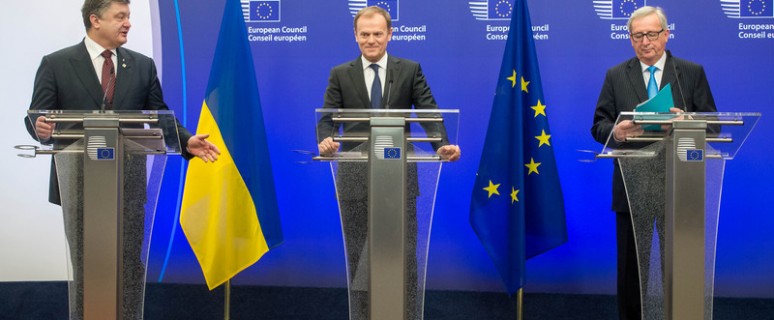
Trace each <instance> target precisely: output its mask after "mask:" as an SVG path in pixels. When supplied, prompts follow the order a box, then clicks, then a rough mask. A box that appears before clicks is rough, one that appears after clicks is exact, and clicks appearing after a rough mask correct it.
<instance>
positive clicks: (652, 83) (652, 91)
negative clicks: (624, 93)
mask: <svg viewBox="0 0 774 320" xmlns="http://www.w3.org/2000/svg"><path fill="white" fill-rule="evenodd" d="M648 71H650V80H648V99H650V98H653V97H655V96H656V95H657V94H658V84H656V66H650V67H648Z"/></svg>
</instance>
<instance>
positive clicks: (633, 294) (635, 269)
mask: <svg viewBox="0 0 774 320" xmlns="http://www.w3.org/2000/svg"><path fill="white" fill-rule="evenodd" d="M616 243H617V247H618V287H617V294H618V317H619V319H621V320H624V319H626V320H636V319H641V316H642V303H641V301H640V276H639V264H638V262H637V244H636V242H635V239H634V230H633V228H632V220H631V215H630V214H629V213H628V212H616Z"/></svg>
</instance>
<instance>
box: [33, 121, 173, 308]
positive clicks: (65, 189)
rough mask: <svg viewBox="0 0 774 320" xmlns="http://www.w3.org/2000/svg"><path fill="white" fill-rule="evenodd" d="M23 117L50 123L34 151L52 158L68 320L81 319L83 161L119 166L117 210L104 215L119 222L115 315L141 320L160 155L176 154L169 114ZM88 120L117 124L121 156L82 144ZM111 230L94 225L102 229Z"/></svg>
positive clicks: (96, 145)
mask: <svg viewBox="0 0 774 320" xmlns="http://www.w3.org/2000/svg"><path fill="white" fill-rule="evenodd" d="M28 116H29V120H30V121H31V123H33V124H34V121H35V119H37V118H38V117H41V116H44V117H46V118H47V119H49V120H50V121H52V122H54V123H56V127H55V131H54V135H53V136H52V138H51V139H47V140H46V141H42V142H43V143H42V144H41V146H40V147H39V149H40V150H48V151H51V153H53V154H54V165H55V168H56V172H57V175H56V178H57V180H58V181H57V182H56V183H57V185H58V188H59V196H60V199H61V206H62V211H63V220H64V226H65V235H66V238H67V251H68V256H69V261H68V263H67V266H68V274H69V281H68V287H69V294H68V296H69V318H70V319H83V317H84V303H83V301H84V300H83V297H84V241H85V240H84V228H88V226H84V208H85V201H91V200H87V198H88V195H86V194H85V192H84V189H85V188H84V170H85V168H84V161H85V158H86V157H88V158H89V159H92V160H94V159H100V158H104V160H105V161H120V162H121V165H120V166H119V167H120V168H121V169H120V170H119V172H121V173H122V175H121V178H120V180H121V181H123V182H122V188H121V189H122V190H123V193H122V195H121V198H120V199H121V202H122V204H123V210H122V212H120V213H118V212H104V214H105V215H120V216H122V217H123V219H122V220H121V221H120V223H119V224H120V225H121V231H119V233H120V234H119V237H120V238H121V239H122V246H123V250H121V251H122V252H120V253H119V255H120V256H121V258H120V259H121V260H122V261H123V264H122V265H121V266H120V270H121V271H122V272H120V273H119V277H121V278H123V280H122V281H123V285H122V286H121V289H120V290H121V292H122V295H121V296H122V298H121V299H120V305H122V306H123V308H122V311H120V312H121V314H122V315H123V319H142V317H143V304H144V303H143V302H144V290H145V276H146V270H147V263H148V253H149V248H150V241H151V231H152V230H153V222H154V217H155V212H156V205H157V203H158V196H159V191H160V187H161V180H162V177H163V174H164V168H165V164H166V159H167V156H166V155H167V154H179V153H180V143H179V140H178V139H179V138H178V132H177V126H176V120H175V117H174V114H173V112H171V111H126V112H124V111H120V114H119V113H113V112H109V113H98V112H92V111H61V110H54V111H30V112H29V114H28ZM93 119H115V120H116V121H117V122H116V123H118V130H119V132H120V134H119V137H120V138H119V139H120V140H121V142H120V144H122V145H123V154H120V151H119V150H121V148H114V147H105V146H103V145H105V144H106V142H105V140H104V139H102V138H100V137H97V138H95V139H92V140H95V141H91V143H89V142H86V141H85V138H84V137H85V131H84V125H83V124H84V123H87V122H88V121H91V120H93ZM108 149H109V150H108ZM92 200H93V199H92ZM97 200H99V199H97ZM99 214H103V213H102V212H100V213H99ZM116 227H117V226H97V228H105V229H108V230H111V229H112V230H115V229H116Z"/></svg>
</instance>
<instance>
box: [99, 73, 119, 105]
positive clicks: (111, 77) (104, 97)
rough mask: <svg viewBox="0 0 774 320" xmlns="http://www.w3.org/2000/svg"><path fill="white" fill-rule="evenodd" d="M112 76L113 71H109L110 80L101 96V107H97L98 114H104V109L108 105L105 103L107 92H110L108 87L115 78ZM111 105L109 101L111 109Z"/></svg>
mask: <svg viewBox="0 0 774 320" xmlns="http://www.w3.org/2000/svg"><path fill="white" fill-rule="evenodd" d="M114 74H115V70H113V69H110V80H109V81H108V83H107V89H106V90H105V93H104V94H102V105H101V106H99V112H100V113H105V108H106V107H107V105H108V101H107V94H108V90H110V86H111V85H112V84H113V82H114V81H116V77H115V75H114ZM112 104H113V102H112V101H111V102H110V105H111V107H112Z"/></svg>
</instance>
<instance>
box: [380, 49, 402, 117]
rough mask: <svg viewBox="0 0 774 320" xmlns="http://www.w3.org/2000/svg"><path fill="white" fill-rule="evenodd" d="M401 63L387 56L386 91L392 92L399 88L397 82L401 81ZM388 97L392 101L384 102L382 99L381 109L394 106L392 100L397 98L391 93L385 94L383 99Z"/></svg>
mask: <svg viewBox="0 0 774 320" xmlns="http://www.w3.org/2000/svg"><path fill="white" fill-rule="evenodd" d="M401 70H402V69H401V63H400V59H398V58H393V57H392V56H387V76H386V77H385V78H386V79H387V86H388V87H385V88H387V90H389V91H394V90H396V89H395V88H396V87H397V88H400V87H401V86H400V85H399V84H398V80H400V79H401V77H400V75H401ZM390 80H392V84H389V82H390ZM387 96H389V98H387V99H390V100H393V101H385V100H386V99H382V106H381V107H382V108H384V107H385V106H392V105H395V103H394V100H395V99H398V98H399V97H393V95H392V94H391V93H389V94H388V93H385V97H387Z"/></svg>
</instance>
